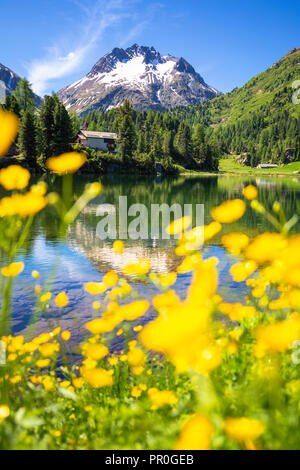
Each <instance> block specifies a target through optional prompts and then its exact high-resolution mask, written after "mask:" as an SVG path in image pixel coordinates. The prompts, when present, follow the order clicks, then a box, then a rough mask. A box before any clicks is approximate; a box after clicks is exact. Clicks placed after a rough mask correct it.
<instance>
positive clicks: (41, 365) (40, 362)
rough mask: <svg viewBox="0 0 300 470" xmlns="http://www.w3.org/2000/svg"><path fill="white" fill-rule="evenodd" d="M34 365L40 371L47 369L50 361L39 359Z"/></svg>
mask: <svg viewBox="0 0 300 470" xmlns="http://www.w3.org/2000/svg"><path fill="white" fill-rule="evenodd" d="M35 364H36V366H37V367H39V368H40V369H43V368H45V367H48V366H49V365H50V359H39V360H38V361H36V363H35Z"/></svg>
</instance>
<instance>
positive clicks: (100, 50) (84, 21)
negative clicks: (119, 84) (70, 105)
mask: <svg viewBox="0 0 300 470" xmlns="http://www.w3.org/2000/svg"><path fill="white" fill-rule="evenodd" d="M299 23H300V2H299V0H297V1H284V2H283V1H282V0H281V1H277V0H273V1H269V0H260V1H258V0H251V1H248V0H246V1H245V0H226V1H224V0H223V1H221V0H215V1H214V0H211V1H208V0H205V1H202V0H185V1H182V0H157V1H155V0H154V1H151V0H143V1H142V0H106V1H104V0H26V1H24V0H13V1H12V2H4V0H1V19H0V39H1V44H2V47H1V54H0V62H1V63H3V64H4V65H6V66H8V67H10V68H11V69H12V70H14V71H15V72H16V73H18V74H19V75H21V76H26V77H27V78H29V79H30V81H31V82H32V83H33V85H34V89H35V91H36V92H38V93H39V94H44V93H46V92H47V93H51V91H57V90H59V89H60V88H62V87H63V86H65V85H67V84H70V83H72V82H74V81H76V80H78V79H79V78H81V77H82V76H83V75H85V74H86V73H87V72H89V70H90V69H91V67H92V66H93V65H94V63H95V62H96V61H97V60H98V59H99V58H100V57H102V56H103V55H104V54H105V53H107V52H109V51H110V50H111V49H113V48H114V47H123V48H126V47H128V46H130V45H132V44H133V43H138V44H141V45H147V46H154V47H155V48H156V49H157V50H158V51H159V52H161V53H162V54H167V53H170V54H172V55H175V56H178V57H180V56H182V57H184V58H185V59H186V60H188V61H189V62H190V63H191V64H192V65H193V66H194V68H195V69H196V70H197V71H198V72H199V73H200V74H201V75H202V76H203V77H204V79H205V80H206V82H207V83H208V84H210V85H212V86H214V87H215V88H217V89H219V90H220V91H223V92H226V91H231V90H232V89H233V88H234V87H235V86H241V85H243V84H244V83H245V82H246V81H247V80H249V79H250V78H251V77H253V76H254V75H256V74H257V73H260V72H262V71H264V70H265V69H266V68H267V67H269V66H270V65H272V64H273V63H274V62H275V61H276V60H278V59H279V58H280V57H282V56H283V55H284V54H285V53H286V52H288V51H289V50H290V49H292V48H293V47H297V46H300V44H299V42H300V41H299V39H300V38H299Z"/></svg>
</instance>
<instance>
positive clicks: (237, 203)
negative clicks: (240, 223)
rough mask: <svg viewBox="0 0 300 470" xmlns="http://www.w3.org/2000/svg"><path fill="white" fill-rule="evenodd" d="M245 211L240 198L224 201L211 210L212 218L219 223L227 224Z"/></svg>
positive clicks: (241, 215) (243, 203) (237, 218)
mask: <svg viewBox="0 0 300 470" xmlns="http://www.w3.org/2000/svg"><path fill="white" fill-rule="evenodd" d="M245 211H246V204H245V202H244V201H242V200H241V199H233V200H232V201H225V202H223V204H221V205H220V206H218V207H215V208H214V209H212V211H211V215H212V218H213V219H214V220H215V221H216V222H219V223H221V224H229V223H231V222H235V221H236V220H239V219H240V218H241V217H243V215H244V213H245Z"/></svg>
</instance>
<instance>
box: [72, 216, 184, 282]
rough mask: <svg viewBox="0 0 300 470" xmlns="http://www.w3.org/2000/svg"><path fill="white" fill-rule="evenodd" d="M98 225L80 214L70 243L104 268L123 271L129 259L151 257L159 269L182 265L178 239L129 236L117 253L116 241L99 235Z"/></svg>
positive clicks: (165, 269)
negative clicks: (177, 245) (113, 244)
mask: <svg viewBox="0 0 300 470" xmlns="http://www.w3.org/2000/svg"><path fill="white" fill-rule="evenodd" d="M96 225H97V219H96V220H95V224H91V223H88V222H87V220H86V217H85V216H82V217H80V218H79V219H78V220H77V222H76V223H75V224H73V226H72V227H71V228H70V229H69V232H68V243H69V245H71V246H72V247H73V248H74V249H76V250H77V251H80V252H81V253H83V254H85V255H86V256H87V257H88V258H89V259H90V260H91V261H92V263H93V264H95V265H96V266H97V267H98V269H99V271H100V272H107V271H109V270H111V269H114V270H116V271H117V272H120V271H121V270H122V267H124V266H125V265H126V264H128V263H136V262H138V261H139V260H140V259H143V258H147V259H149V260H150V261H151V265H152V269H153V271H155V272H158V273H159V272H168V271H172V270H174V269H175V268H176V266H177V265H178V258H177V257H176V256H175V253H174V248H175V246H176V242H174V241H169V240H160V241H158V240H151V239H149V240H128V241H126V250H125V252H124V253H123V254H118V253H115V252H114V250H113V248H112V243H113V242H112V241H102V240H100V239H99V238H98V237H97V234H96Z"/></svg>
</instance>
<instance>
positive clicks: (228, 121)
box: [3, 48, 300, 174]
mask: <svg viewBox="0 0 300 470" xmlns="http://www.w3.org/2000/svg"><path fill="white" fill-rule="evenodd" d="M299 64H300V51H299V48H298V49H295V50H292V51H290V53H288V54H287V55H286V56H285V57H283V58H282V59H281V60H280V61H278V62H276V63H275V64H274V65H273V66H272V67H270V68H269V69H268V70H266V71H265V72H263V73H262V74H260V75H257V76H255V77H254V78H252V79H251V80H250V81H249V82H248V83H246V84H245V85H244V86H243V87H242V88H239V89H237V88H236V89H234V90H233V91H232V92H231V93H227V94H225V95H221V96H218V97H216V98H214V99H212V100H210V101H208V102H206V103H204V104H198V105H195V106H188V107H180V108H174V109H172V110H170V111H166V112H157V111H153V110H148V111H137V110H135V109H133V107H132V106H131V104H130V103H129V102H128V101H127V100H126V101H125V102H124V103H123V105H122V106H120V107H119V108H116V109H111V110H108V111H105V110H103V111H101V110H99V109H95V110H92V111H90V112H88V113H86V114H84V115H82V116H81V117H80V118H79V117H78V116H77V115H76V114H75V113H68V112H67V110H66V108H65V107H64V105H63V104H62V103H61V102H60V101H59V99H58V98H57V96H56V95H55V94H53V95H52V96H45V97H44V100H43V101H42V104H41V106H40V107H38V106H37V105H36V103H35V96H34V94H33V92H32V90H31V87H30V84H29V82H28V81H27V80H25V79H24V80H21V81H20V83H19V85H18V87H17V89H16V90H15V92H14V93H13V95H11V96H7V97H6V102H5V104H4V105H3V107H4V108H5V109H7V110H11V111H13V112H15V113H16V114H17V115H18V116H19V117H20V123H21V124H20V130H19V135H18V139H17V142H16V147H15V151H16V153H19V155H20V156H19V159H23V161H24V163H25V164H27V165H28V166H29V167H31V168H32V169H35V170H36V171H44V170H45V160H46V158H48V157H49V156H51V155H57V154H59V153H62V152H66V151H70V150H72V149H73V150H80V151H83V152H85V153H86V155H87V157H88V158H87V164H86V165H85V168H84V171H86V172H93V173H94V172H96V173H97V172H98V173H106V172H109V171H115V172H121V173H140V174H151V173H154V172H155V171H156V170H155V164H156V163H160V164H161V167H162V171H163V172H165V173H167V174H177V173H178V172H179V171H182V170H183V169H191V170H202V171H217V170H218V165H219V159H220V157H221V156H225V155H226V154H227V155H229V154H231V155H236V156H239V159H240V162H241V163H243V164H245V165H250V166H252V167H255V166H257V165H258V164H259V163H277V164H281V163H289V162H292V161H297V160H300V132H299V130H300V106H299V105H295V104H294V103H293V100H292V95H293V93H294V88H293V83H294V82H295V80H296V79H297V77H298V75H297V74H298V72H299ZM83 127H86V128H87V130H90V131H104V132H105V131H106V132H115V133H117V134H118V142H117V144H118V145H117V146H116V148H115V150H114V151H111V152H102V151H97V150H93V149H89V148H87V147H82V146H79V145H74V144H73V143H74V141H75V139H76V135H77V133H78V131H79V129H80V128H83Z"/></svg>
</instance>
